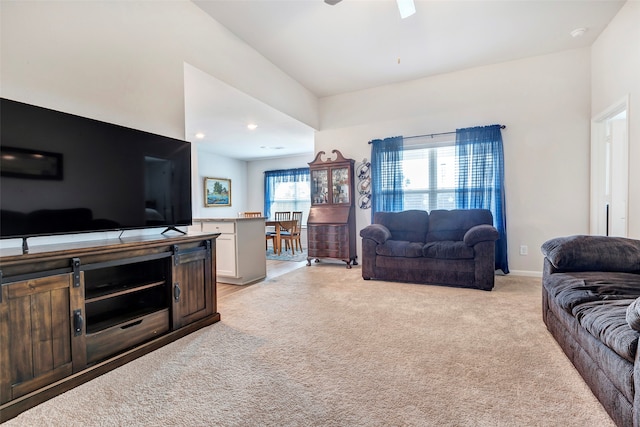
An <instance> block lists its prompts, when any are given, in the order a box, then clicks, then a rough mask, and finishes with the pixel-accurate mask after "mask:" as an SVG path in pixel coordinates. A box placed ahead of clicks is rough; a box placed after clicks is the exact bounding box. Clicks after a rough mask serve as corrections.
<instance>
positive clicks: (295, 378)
mask: <svg viewBox="0 0 640 427" xmlns="http://www.w3.org/2000/svg"><path fill="white" fill-rule="evenodd" d="M360 274H361V271H360V268H359V266H358V267H354V268H353V269H351V270H348V269H346V268H344V264H324V263H321V264H318V265H316V264H314V265H312V266H311V267H303V268H301V269H299V270H296V271H294V272H292V273H289V274H286V275H284V276H280V277H278V278H275V279H273V280H271V281H266V282H262V283H259V284H256V285H253V286H250V287H247V288H245V289H243V290H241V291H239V292H236V293H233V294H231V295H229V296H227V297H226V298H225V299H224V300H223V301H221V302H220V303H219V305H218V309H219V311H220V313H221V314H222V321H221V322H220V323H217V324H215V325H213V326H210V327H207V328H205V329H203V330H200V331H198V332H196V333H194V334H191V335H189V336H187V337H185V338H183V339H181V340H179V341H177V342H174V343H172V344H170V345H168V346H166V347H163V348H162V349H160V350H158V351H155V352H154V353H151V354H149V355H146V356H144V357H142V358H140V359H137V360H135V361H133V362H131V363H129V364H127V365H125V366H123V367H121V368H118V369H116V370H114V371H112V372H109V373H108V374H106V375H103V376H102V377H99V378H97V379H95V380H93V381H90V382H89V383H86V384H83V385H81V386H79V387H77V388H75V389H73V390H71V391H69V392H67V393H65V394H63V395H61V396H58V397H56V398H54V399H52V400H50V401H48V402H45V403H44V404H42V405H40V406H38V407H36V408H33V409H31V410H29V411H27V412H25V413H23V414H21V415H20V416H19V417H17V418H15V419H13V420H11V421H10V422H8V423H7V426H25V425H28V426H44V425H52V426H60V425H64V426H612V425H613V423H612V422H611V421H610V419H609V417H608V416H607V414H606V413H605V411H604V410H603V409H602V407H601V406H600V404H599V403H598V402H597V400H596V399H595V398H594V397H593V395H592V394H591V392H590V391H589V389H588V388H587V386H586V385H585V384H584V382H583V381H582V379H581V378H580V376H579V375H578V374H577V372H576V371H575V370H574V369H573V367H572V365H571V363H570V362H569V361H568V360H567V359H566V358H565V356H564V354H563V353H562V351H561V350H560V348H559V347H558V346H557V344H556V343H555V341H554V340H553V339H552V337H551V336H550V335H549V333H548V332H547V330H546V329H545V326H544V324H543V323H542V319H541V308H540V305H541V304H540V299H541V297H540V279H538V278H523V277H516V276H506V277H498V278H497V284H496V288H495V289H494V290H493V291H492V292H485V291H477V290H465V289H456V288H449V287H440V286H425V285H414V284H402V283H391V282H381V281H364V280H362V278H361V275H360Z"/></svg>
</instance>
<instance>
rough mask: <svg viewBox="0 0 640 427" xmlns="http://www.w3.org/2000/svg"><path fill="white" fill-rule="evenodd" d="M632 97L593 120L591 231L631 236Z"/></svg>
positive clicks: (607, 234)
mask: <svg viewBox="0 0 640 427" xmlns="http://www.w3.org/2000/svg"><path fill="white" fill-rule="evenodd" d="M628 109H629V97H628V96H627V97H625V98H624V99H622V100H620V101H619V102H617V103H616V104H614V105H612V106H611V107H609V108H608V109H607V110H605V111H604V112H602V113H601V114H599V115H597V116H596V117H595V118H593V119H592V121H591V215H590V218H591V220H590V233H591V234H596V235H602V236H618V237H627V236H628V221H627V219H628V198H629V124H628V119H627V117H628V114H627V111H628Z"/></svg>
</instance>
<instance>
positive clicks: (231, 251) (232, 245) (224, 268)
mask: <svg viewBox="0 0 640 427" xmlns="http://www.w3.org/2000/svg"><path fill="white" fill-rule="evenodd" d="M216 273H217V274H218V276H231V277H235V275H236V236H235V234H221V235H220V237H218V239H217V240H216Z"/></svg>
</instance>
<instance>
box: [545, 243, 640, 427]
mask: <svg viewBox="0 0 640 427" xmlns="http://www.w3.org/2000/svg"><path fill="white" fill-rule="evenodd" d="M542 253H543V255H544V256H545V258H544V270H543V276H542V315H543V320H544V322H545V324H546V325H547V329H548V330H549V331H550V332H551V334H552V335H553V337H554V338H555V339H556V341H557V342H558V343H559V344H560V347H561V348H562V350H563V351H564V352H565V354H566V355H567V357H568V358H569V360H571V362H572V363H573V365H574V366H575V368H576V370H577V371H578V372H579V373H580V375H582V377H583V378H584V380H585V382H586V383H587V384H588V385H589V387H590V388H591V390H592V391H593V394H594V395H595V396H596V397H597V398H598V400H599V401H600V402H601V403H602V405H603V407H604V408H605V409H606V411H607V412H608V413H609V415H610V416H611V418H612V419H613V421H614V422H615V423H616V424H617V425H618V426H636V427H638V426H640V361H638V357H640V355H639V354H638V337H639V336H640V332H638V331H639V330H640V301H639V300H638V298H640V241H638V240H633V239H625V238H619V237H604V236H585V235H579V236H569V237H559V238H555V239H551V240H549V241H547V242H545V243H544V244H543V245H542Z"/></svg>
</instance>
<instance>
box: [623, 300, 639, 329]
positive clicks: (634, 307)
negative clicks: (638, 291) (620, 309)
mask: <svg viewBox="0 0 640 427" xmlns="http://www.w3.org/2000/svg"><path fill="white" fill-rule="evenodd" d="M626 319H627V323H628V324H629V326H630V327H631V329H634V330H636V331H640V298H636V299H635V300H633V302H632V303H631V304H629V307H627V313H626Z"/></svg>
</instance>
